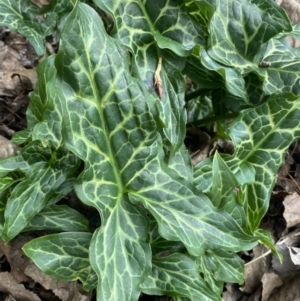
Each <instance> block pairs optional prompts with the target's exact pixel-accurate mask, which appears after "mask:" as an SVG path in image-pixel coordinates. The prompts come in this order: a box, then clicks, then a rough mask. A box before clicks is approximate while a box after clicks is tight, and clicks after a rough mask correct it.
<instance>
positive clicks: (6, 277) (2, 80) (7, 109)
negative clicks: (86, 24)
mask: <svg viewBox="0 0 300 301" xmlns="http://www.w3.org/2000/svg"><path fill="white" fill-rule="evenodd" d="M288 2H289V1H284V0H277V3H279V4H281V5H282V6H283V7H285V8H286V9H287V10H289V9H290V4H287V3H288ZM291 2H292V4H293V5H294V7H295V5H297V4H299V2H298V1H296V0H293V1H291ZM296 8H297V11H298V10H299V11H300V4H299V7H296ZM291 13H293V14H294V13H295V10H294V11H291ZM293 18H296V17H295V16H294V15H293ZM295 20H296V21H297V22H299V20H298V19H295ZM289 42H290V43H291V45H292V46H294V47H299V46H300V45H299V42H298V41H295V40H294V39H290V40H289ZM51 47H52V46H51V45H49V48H51ZM53 48H55V45H54V46H53ZM37 65H38V60H37V57H36V55H35V53H34V50H33V49H32V46H31V45H30V44H29V43H28V42H27V41H26V39H24V38H23V37H22V36H20V35H19V34H17V33H12V32H10V31H9V30H8V29H7V28H0V158H1V157H5V156H8V155H11V154H12V153H14V152H15V151H17V150H18V147H17V146H15V145H14V144H13V143H11V142H10V141H9V138H10V137H11V136H12V135H13V133H14V132H15V131H19V130H22V129H25V128H26V116H25V113H26V108H27V105H28V102H29V99H28V93H29V92H30V91H32V89H33V87H34V86H35V84H36V80H37V79H36V72H35V68H36V66H37ZM211 135H212V133H207V131H206V130H204V129H201V130H200V129H195V128H192V129H189V130H188V133H187V138H186V141H185V142H186V145H187V148H188V149H189V151H190V154H191V157H192V160H193V163H194V165H195V164H196V163H198V162H199V161H202V160H204V159H205V158H207V157H208V156H210V155H212V154H213V153H214V152H215V151H216V150H217V151H221V152H225V153H232V143H231V141H228V140H224V139H219V140H218V141H213V139H212V137H211ZM200 138H201V139H200ZM199 141H201V143H200V144H199ZM71 199H73V201H71ZM70 201H71V202H73V204H74V195H72V197H71V198H70ZM75 203H78V202H75ZM75 206H76V205H75ZM80 206H82V204H81V205H80ZM81 209H82V208H81ZM89 214H90V213H87V215H89ZM89 218H91V216H89ZM261 228H263V229H266V230H268V231H270V232H271V233H272V237H273V240H274V243H275V246H276V249H277V250H278V251H279V252H280V253H281V254H282V255H283V260H282V262H280V260H279V258H278V257H277V256H276V255H274V254H272V253H271V252H270V251H269V250H268V249H267V248H266V247H265V246H263V245H258V246H256V247H255V248H254V249H253V250H251V251H249V252H244V253H243V254H241V257H242V258H243V259H244V261H245V263H246V265H245V272H244V278H245V282H244V284H243V285H242V286H239V285H237V284H231V283H227V284H226V285H225V288H224V292H223V295H222V300H223V301H254V300H262V301H277V300H278V301H279V300H285V301H295V300H300V291H299V287H300V248H299V247H300V141H299V140H298V141H296V142H295V143H294V145H292V146H291V147H290V151H289V153H288V155H287V157H286V160H285V164H284V165H283V166H282V167H281V169H280V170H279V172H278V175H277V183H276V186H275V188H274V191H273V193H272V196H271V201H270V207H269V211H268V213H267V214H266V216H265V217H264V219H263V221H262V224H261ZM36 235H38V234H36V233H35V234H32V233H25V234H21V235H19V236H18V237H17V238H15V239H13V240H12V241H11V242H10V243H8V244H7V245H4V244H3V243H2V242H0V300H5V301H9V300H24V301H27V300H28V301H40V300H49V301H57V300H62V301H71V300H72V301H88V300H93V297H94V296H93V294H92V293H86V292H84V291H83V290H82V288H81V286H80V284H79V283H76V282H66V281H59V280H56V279H54V278H52V277H50V276H48V275H46V274H44V273H43V272H42V271H41V270H39V269H38V268H37V267H36V266H35V265H34V264H33V262H32V261H31V260H30V259H28V258H27V257H26V256H25V254H24V253H23V251H22V249H21V248H22V246H23V245H24V244H25V243H26V242H27V241H29V240H31V239H32V238H34V237H36ZM33 236H34V237H33ZM140 300H142V301H147V300H156V301H163V300H171V299H170V298H165V297H155V296H147V295H145V294H142V295H141V297H140Z"/></svg>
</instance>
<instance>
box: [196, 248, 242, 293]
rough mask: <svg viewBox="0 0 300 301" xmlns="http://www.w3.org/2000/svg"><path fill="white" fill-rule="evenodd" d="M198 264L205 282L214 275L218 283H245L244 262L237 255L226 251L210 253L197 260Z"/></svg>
mask: <svg viewBox="0 0 300 301" xmlns="http://www.w3.org/2000/svg"><path fill="white" fill-rule="evenodd" d="M197 263H198V264H199V268H200V271H201V272H202V273H203V274H204V279H205V280H206V278H207V276H208V277H209V275H208V274H212V275H213V277H214V279H215V280H217V281H221V282H228V283H238V284H240V285H242V284H243V283H244V262H243V260H242V259H241V258H240V257H239V256H238V255H237V254H234V253H232V252H226V251H224V250H215V251H208V252H206V253H205V255H203V256H200V257H198V258H197ZM206 281H207V280H206ZM222 289H223V287H221V290H222ZM221 292H222V291H221Z"/></svg>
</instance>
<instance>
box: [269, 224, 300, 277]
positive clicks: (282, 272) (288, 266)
mask: <svg viewBox="0 0 300 301" xmlns="http://www.w3.org/2000/svg"><path fill="white" fill-rule="evenodd" d="M283 241H284V243H282V242H279V243H277V244H276V246H275V247H276V249H277V250H278V251H279V252H280V253H281V254H282V256H283V261H282V263H280V262H279V259H278V257H277V256H276V255H273V258H272V267H273V269H274V270H275V272H276V273H277V274H278V275H279V276H280V278H281V279H285V278H287V277H289V276H290V275H292V274H295V273H296V272H297V271H299V270H300V266H299V265H295V264H294V263H293V261H292V260H291V256H290V252H289V250H288V247H294V246H297V245H299V243H300V235H299V229H298V230H296V231H294V232H292V233H289V234H288V235H287V236H286V237H284V238H283Z"/></svg>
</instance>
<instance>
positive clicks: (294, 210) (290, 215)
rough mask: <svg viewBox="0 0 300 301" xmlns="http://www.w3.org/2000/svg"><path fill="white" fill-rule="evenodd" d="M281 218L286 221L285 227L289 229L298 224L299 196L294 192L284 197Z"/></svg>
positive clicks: (299, 220)
mask: <svg viewBox="0 0 300 301" xmlns="http://www.w3.org/2000/svg"><path fill="white" fill-rule="evenodd" d="M283 205H284V208H285V209H284V212H283V216H284V218H285V220H286V227H287V228H291V227H294V226H296V225H297V224H299V223H300V196H299V194H298V193H296V192H294V193H293V194H291V195H288V196H287V197H285V199H284V201H283Z"/></svg>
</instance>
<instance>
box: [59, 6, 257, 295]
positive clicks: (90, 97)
mask: <svg viewBox="0 0 300 301" xmlns="http://www.w3.org/2000/svg"><path fill="white" fill-rule="evenodd" d="M91 19H92V20H93V22H90V20H91ZM75 33H80V34H79V35H78V34H75ZM83 33H84V34H83ZM100 45H101V47H100ZM94 49H99V51H97V52H95V51H94ZM124 57H126V54H125V53H124V49H123V48H122V47H121V46H120V45H119V44H118V43H117V42H116V41H115V40H114V39H112V38H110V37H109V36H108V35H107V34H106V32H105V29H104V27H103V24H102V22H101V20H100V18H99V17H98V15H97V14H96V13H95V12H94V11H93V10H92V9H91V8H89V7H88V6H86V5H84V4H80V3H79V4H78V5H77V6H76V7H75V8H74V10H73V12H72V13H71V15H70V17H69V19H68V21H67V23H66V27H65V31H64V32H63V35H62V43H61V45H60V50H59V53H58V55H57V58H56V61H55V66H56V68H57V75H58V78H59V81H60V86H59V89H60V91H61V93H60V98H61V101H62V103H63V104H64V107H63V108H62V112H61V114H62V116H63V121H64V122H63V124H64V127H65V128H64V133H65V139H66V145H67V147H68V149H69V150H70V151H72V152H73V153H74V154H76V155H77V156H78V157H79V158H81V159H82V160H83V161H84V162H85V165H84V170H83V171H82V173H81V174H80V176H79V178H78V179H77V181H76V182H75V190H76V192H77V195H78V196H79V198H80V199H81V200H82V201H83V202H84V203H86V204H87V205H89V206H93V207H95V208H97V209H98V211H99V212H100V215H101V223H102V224H101V227H100V228H99V229H97V230H96V232H95V234H94V236H93V239H92V241H91V246H90V261H91V263H92V266H93V269H94V270H95V271H96V273H97V275H98V278H99V279H100V281H99V283H98V294H99V296H100V297H99V298H100V300H101V299H105V300H124V301H125V300H136V299H137V298H138V295H139V293H140V289H139V284H140V283H141V282H143V281H144V280H145V278H146V277H147V274H148V273H149V270H150V268H151V265H150V260H151V252H150V245H149V244H148V243H147V242H146V241H147V235H148V225H147V224H148V222H147V218H146V215H145V209H144V208H142V206H141V207H140V205H137V203H142V204H143V205H144V207H145V208H147V209H148V210H149V211H150V212H151V213H152V214H153V215H154V217H155V218H156V220H157V221H158V224H159V229H160V230H159V231H160V234H161V235H162V236H163V237H164V238H165V239H168V240H173V241H182V242H183V243H184V244H185V246H186V247H187V248H188V249H189V251H190V252H192V254H196V255H199V254H200V253H202V252H204V250H205V249H206V248H212V249H214V248H220V246H222V247H224V248H225V249H227V248H230V249H233V250H242V249H250V248H251V247H253V246H254V245H255V244H256V238H253V237H250V236H248V235H246V234H245V233H244V232H243V231H242V230H241V228H240V227H239V226H238V224H237V223H236V221H235V220H234V219H233V218H231V217H230V216H229V215H228V214H226V213H225V214H224V213H222V212H219V211H216V210H215V209H214V208H213V207H212V206H211V204H210V202H209V200H208V199H207V198H206V197H205V196H204V195H202V194H201V193H198V192H197V195H195V194H194V192H193V189H194V188H193V186H192V185H191V184H187V182H183V180H182V177H181V176H179V175H178V172H177V168H176V171H172V169H171V168H168V167H167V166H166V164H165V163H164V160H165V158H164V154H163V151H162V146H161V144H160V143H159V135H158V130H159V128H158V126H159V117H158V114H157V112H156V107H155V105H154V102H153V98H152V96H151V95H150V94H149V93H148V92H147V90H146V89H145V85H144V83H143V82H141V81H139V80H137V79H136V78H134V77H132V76H131V75H130V72H129V66H128V65H127V64H126V60H124ZM74 71H75V72H74ZM57 84H58V83H57ZM57 90H58V89H57ZM172 166H173V165H172ZM178 169H179V168H178ZM185 185H188V187H186V186H185ZM129 201H130V202H131V203H132V204H131V203H130V202H129ZM133 204H134V205H135V206H133ZM185 206H187V207H185ZM183 208H184V210H183ZM129 233H130V234H129ZM211 233H214V235H215V236H214V237H211ZM111 237H114V239H111ZM133 250H134V252H133ZM134 258H137V259H134ZM112 270H114V271H115V272H114V273H111V271H112ZM129 282H130V283H131V284H132V285H131V286H130V288H128V283H129ZM111 287H113V288H114V289H113V293H112V290H111V289H110V288H111Z"/></svg>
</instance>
